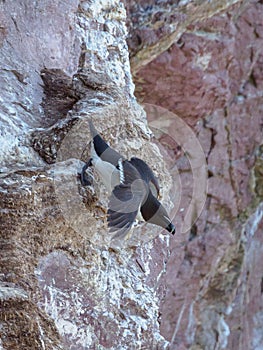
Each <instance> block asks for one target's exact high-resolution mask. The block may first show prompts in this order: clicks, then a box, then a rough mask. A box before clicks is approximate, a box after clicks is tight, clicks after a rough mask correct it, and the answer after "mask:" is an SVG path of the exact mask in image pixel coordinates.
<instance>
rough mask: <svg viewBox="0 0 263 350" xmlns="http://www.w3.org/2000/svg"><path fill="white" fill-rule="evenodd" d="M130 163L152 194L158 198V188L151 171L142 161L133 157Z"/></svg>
mask: <svg viewBox="0 0 263 350" xmlns="http://www.w3.org/2000/svg"><path fill="white" fill-rule="evenodd" d="M130 163H131V164H132V165H133V166H134V167H135V168H136V169H137V170H138V172H139V173H140V175H141V177H142V179H143V180H144V181H145V182H146V183H148V184H149V186H150V189H151V191H152V194H153V195H154V196H155V197H156V198H158V197H159V193H160V186H159V183H158V180H157V178H156V177H155V175H154V173H153V171H152V169H151V168H150V167H149V165H148V164H146V163H145V162H144V161H143V160H142V159H140V158H136V157H133V158H131V160H130Z"/></svg>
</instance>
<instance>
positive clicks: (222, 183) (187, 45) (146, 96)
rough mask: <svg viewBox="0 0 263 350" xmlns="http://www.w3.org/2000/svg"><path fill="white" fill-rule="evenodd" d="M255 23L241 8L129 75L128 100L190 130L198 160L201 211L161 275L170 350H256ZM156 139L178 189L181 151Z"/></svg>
mask: <svg viewBox="0 0 263 350" xmlns="http://www.w3.org/2000/svg"><path fill="white" fill-rule="evenodd" d="M152 12H154V10H152ZM262 16H263V5H262V2H258V1H250V2H246V3H242V2H241V3H239V4H237V5H235V6H232V7H231V8H229V10H228V11H227V12H225V11H224V12H222V13H220V14H218V15H216V16H214V17H211V18H209V19H207V20H206V21H204V22H197V23H195V24H191V25H190V26H188V27H187V29H186V32H185V33H184V34H183V35H182V36H181V38H180V45H178V44H176V43H175V44H173V45H172V46H171V47H170V48H169V50H167V51H165V52H162V51H163V50H162V48H160V55H159V56H158V57H157V58H155V57H153V60H152V61H151V62H150V63H149V64H148V65H145V62H144V59H143V58H142V59H141V69H138V68H136V74H135V77H134V81H135V83H136V92H135V94H136V96H137V98H138V99H139V100H140V101H141V102H144V103H150V104H155V105H158V106H162V107H165V108H168V109H169V110H170V111H172V112H174V113H176V114H177V115H179V116H180V117H181V118H183V120H184V121H186V122H187V123H189V124H190V125H193V126H194V128H195V130H196V134H197V135H198V138H199V140H200V142H201V144H202V147H203V150H204V152H205V155H206V159H207V163H208V177H209V178H208V194H207V202H206V206H205V209H204V211H203V213H202V214H201V216H200V218H199V220H198V221H197V222H195V224H194V225H193V226H192V230H191V232H190V235H189V243H188V244H187V245H186V246H185V248H184V249H182V247H181V246H180V245H178V244H174V243H173V242H171V249H172V253H171V257H170V259H169V262H168V266H167V273H166V275H165V277H164V279H165V281H166V283H167V285H168V290H167V293H166V296H165V299H164V302H163V304H162V307H161V313H162V318H161V331H162V335H164V336H165V338H166V339H169V340H170V342H171V343H172V345H171V348H173V349H189V348H191V349H221V348H227V349H244V350H245V349H257V350H259V349H262V348H263V337H262V326H263V324H262V315H263V309H262V277H263V275H262V269H261V267H260V266H261V265H262V264H261V263H260V261H262V258H263V255H262V253H263V251H262V226H263V220H262V217H263V206H262V199H263V198H262V141H263V117H262V115H263V114H262V109H263V103H262V87H263V86H262V76H263V65H262V62H263V26H262ZM132 18H136V13H133V16H132ZM136 31H137V29H136V26H135V29H134V32H135V33H136ZM130 36H131V37H132V36H133V34H131V35H130ZM149 37H151V38H156V36H155V31H154V30H152V32H151V35H150V34H149ZM164 40H165V39H164ZM148 43H149V39H147V40H146V44H145V45H146V46H147V45H148ZM142 46H143V43H142ZM160 46H161V45H160ZM132 52H134V51H132ZM138 57H139V54H138ZM159 108H160V107H159ZM152 118H153V119H154V118H155V117H154V115H153V116H152ZM201 118H202V119H201ZM174 124H175V127H176V125H178V123H177V121H176V120H175V122H174ZM173 127H174V126H173V121H172V120H171V122H170V124H169V129H170V130H172V131H171V133H173V132H174V130H175V129H173ZM171 133H170V134H169V135H171ZM175 139H176V138H175ZM160 142H161V143H162V144H163V145H164V146H165V147H166V148H167V149H169V154H170V155H172V156H173V159H174V157H175V158H177V161H176V163H175V164H173V165H171V167H172V166H173V167H177V169H178V172H179V173H180V176H181V183H187V179H188V173H191V171H192V170H191V169H190V168H189V163H188V164H186V163H185V161H184V158H185V156H184V154H183V152H182V151H181V152H180V149H178V147H177V145H176V144H175V145H174V144H173V143H172V142H171V140H169V138H167V137H166V138H164V137H161V138H160ZM187 170H188V173H187ZM183 197H184V196H182V201H181V204H180V206H179V207H180V208H182V207H184V198H183ZM178 216H179V213H178V214H177V217H178ZM185 239H186V237H185ZM181 240H183V237H182V238H181Z"/></svg>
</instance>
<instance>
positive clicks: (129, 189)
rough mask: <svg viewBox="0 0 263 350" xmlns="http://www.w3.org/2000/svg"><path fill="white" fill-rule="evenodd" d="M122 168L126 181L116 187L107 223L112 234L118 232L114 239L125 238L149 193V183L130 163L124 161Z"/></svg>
mask: <svg viewBox="0 0 263 350" xmlns="http://www.w3.org/2000/svg"><path fill="white" fill-rule="evenodd" d="M122 167H123V174H124V181H123V183H121V184H120V185H117V186H115V187H114V189H113V191H112V193H111V196H110V200H109V209H108V218H107V221H108V226H109V227H110V232H116V233H115V235H114V237H113V238H120V237H124V236H125V235H126V233H127V232H128V231H129V230H130V229H131V227H132V225H133V223H134V221H135V219H136V216H137V213H138V210H139V209H140V207H141V205H142V203H143V202H144V200H145V199H146V198H147V194H148V191H149V188H148V185H147V183H146V182H145V181H144V180H143V179H142V178H141V176H140V173H139V172H138V171H137V169H136V168H135V167H134V166H133V165H132V164H131V163H130V162H129V161H127V160H125V161H123V162H122Z"/></svg>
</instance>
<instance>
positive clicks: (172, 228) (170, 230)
mask: <svg viewBox="0 0 263 350" xmlns="http://www.w3.org/2000/svg"><path fill="white" fill-rule="evenodd" d="M166 230H167V231H168V232H170V233H171V234H172V235H174V234H175V226H174V224H173V223H171V222H170V224H169V225H168V226H167V227H166Z"/></svg>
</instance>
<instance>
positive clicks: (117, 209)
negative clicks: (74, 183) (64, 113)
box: [80, 120, 175, 239]
mask: <svg viewBox="0 0 263 350" xmlns="http://www.w3.org/2000/svg"><path fill="white" fill-rule="evenodd" d="M89 127H90V131H91V136H92V142H91V158H90V159H89V160H88V162H87V163H86V164H85V165H84V167H83V168H82V172H81V174H80V180H81V183H82V185H83V186H87V185H90V181H89V180H88V177H87V173H86V170H87V169H88V167H90V166H94V168H95V170H96V171H97V172H98V174H99V176H100V178H101V180H102V182H103V183H104V185H105V186H106V188H107V190H108V192H109V193H110V197H109V205H108V211H107V222H108V226H109V228H110V232H114V233H115V234H114V236H113V239H115V238H124V237H125V236H126V235H127V234H128V232H129V231H130V229H131V228H132V227H133V225H134V223H135V222H136V220H138V219H139V220H141V219H142V220H144V221H146V222H149V223H151V224H155V225H158V226H160V227H162V228H164V229H166V230H167V231H168V232H170V233H171V234H175V226H174V225H173V223H172V222H171V220H170V218H169V215H168V213H167V211H166V209H165V208H164V207H163V205H162V204H161V203H160V202H159V200H158V195H159V191H160V187H159V184H158V180H157V178H156V177H155V176H154V174H153V171H152V170H151V169H150V167H149V166H148V165H147V164H146V163H145V162H144V161H143V160H141V159H139V158H136V157H133V158H131V159H130V160H127V159H126V158H125V157H123V156H122V155H121V154H120V153H118V152H117V151H115V150H114V149H113V148H111V147H110V146H109V145H108V144H107V143H106V142H105V141H104V140H103V138H102V137H101V136H100V134H99V133H98V131H97V130H96V129H95V127H94V125H93V123H92V121H91V120H89Z"/></svg>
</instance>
